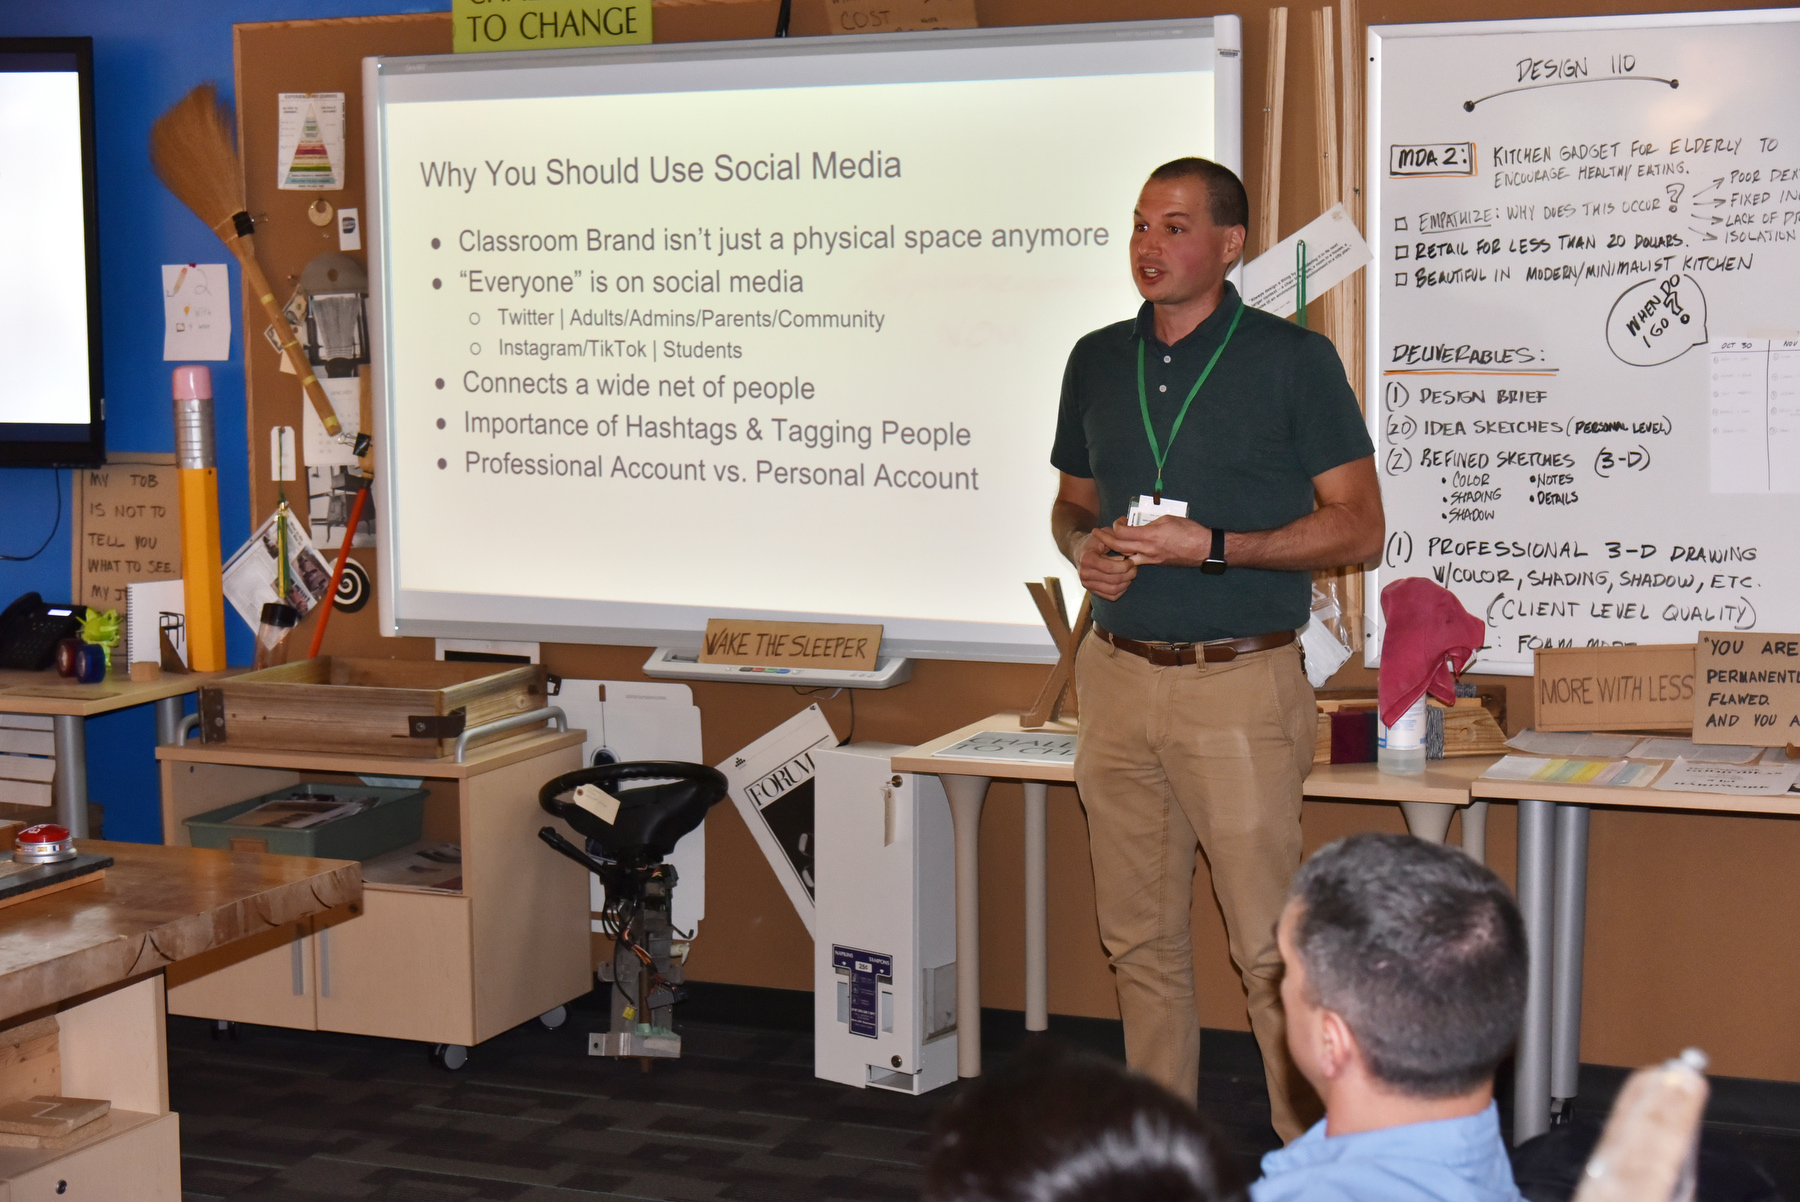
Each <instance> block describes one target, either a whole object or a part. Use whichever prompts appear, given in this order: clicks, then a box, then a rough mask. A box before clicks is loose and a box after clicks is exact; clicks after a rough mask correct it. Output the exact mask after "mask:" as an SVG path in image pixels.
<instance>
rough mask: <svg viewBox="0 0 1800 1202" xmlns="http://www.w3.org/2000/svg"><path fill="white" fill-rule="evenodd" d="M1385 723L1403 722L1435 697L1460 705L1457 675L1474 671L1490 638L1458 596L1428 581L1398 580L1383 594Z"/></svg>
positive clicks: (1418, 578) (1382, 693) (1381, 684)
mask: <svg viewBox="0 0 1800 1202" xmlns="http://www.w3.org/2000/svg"><path fill="white" fill-rule="evenodd" d="M1381 613H1382V617H1383V618H1384V620H1385V622H1384V626H1383V632H1382V636H1381V676H1380V678H1379V681H1378V689H1379V693H1380V698H1381V720H1382V721H1383V722H1385V723H1387V724H1388V725H1389V726H1392V725H1394V723H1396V722H1398V721H1399V720H1400V719H1401V718H1402V717H1403V716H1404V715H1405V713H1406V711H1407V710H1408V709H1410V708H1411V707H1412V704H1413V702H1415V701H1417V700H1418V699H1419V698H1421V697H1423V696H1424V695H1425V694H1426V693H1427V692H1429V693H1430V694H1431V695H1432V696H1433V697H1436V698H1437V699H1438V700H1439V701H1442V702H1443V703H1444V704H1445V705H1454V704H1455V703H1456V673H1458V672H1461V671H1462V670H1463V669H1464V668H1466V667H1468V666H1469V661H1470V660H1472V659H1474V658H1475V652H1477V651H1478V650H1480V649H1481V644H1482V641H1483V639H1482V636H1483V635H1484V634H1485V633H1486V630H1485V628H1484V627H1483V626H1482V624H1481V619H1480V618H1476V617H1473V616H1471V615H1470V613H1469V611H1468V610H1466V609H1464V608H1463V607H1462V602H1460V601H1458V600H1457V599H1456V594H1454V593H1452V592H1451V591H1450V590H1449V589H1447V588H1444V587H1443V586H1442V585H1439V584H1434V583H1432V582H1431V581H1429V580H1427V579H1425V577H1423V576H1408V577H1407V578H1406V579H1404V580H1396V581H1394V582H1393V583H1392V584H1390V585H1388V586H1387V587H1386V588H1384V589H1382V590H1381Z"/></svg>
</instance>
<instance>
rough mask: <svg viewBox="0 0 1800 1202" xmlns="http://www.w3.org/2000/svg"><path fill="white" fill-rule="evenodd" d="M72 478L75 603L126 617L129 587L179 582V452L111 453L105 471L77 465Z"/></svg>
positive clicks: (72, 575) (103, 468) (72, 565)
mask: <svg viewBox="0 0 1800 1202" xmlns="http://www.w3.org/2000/svg"><path fill="white" fill-rule="evenodd" d="M73 477H74V483H75V487H74V498H73V505H72V512H73V513H74V515H75V538H74V540H73V541H74V546H73V556H72V558H73V561H74V562H73V563H72V564H71V567H72V568H73V569H74V570H73V571H72V572H71V573H70V576H71V579H72V581H73V583H74V586H75V595H74V596H73V597H71V598H70V600H72V601H74V602H75V604H77V605H86V606H90V607H92V608H94V609H116V610H118V611H119V612H120V613H124V612H125V610H126V599H127V597H126V592H125V586H126V585H128V584H135V583H138V582H139V581H144V580H175V579H179V578H180V576H181V500H180V498H179V497H178V496H177V495H176V489H175V456H174V455H172V454H168V453H166V452H164V453H153V452H127V453H124V454H117V455H108V456H107V457H106V463H105V465H104V466H102V467H82V468H76V469H75V471H74V473H73Z"/></svg>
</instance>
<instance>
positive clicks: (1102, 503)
mask: <svg viewBox="0 0 1800 1202" xmlns="http://www.w3.org/2000/svg"><path fill="white" fill-rule="evenodd" d="M1248 208H1249V205H1248V202H1247V200H1246V198H1245V195H1244V185H1243V183H1242V182H1241V181H1239V179H1238V178H1237V176H1236V175H1234V174H1232V172H1231V171H1230V170H1228V169H1227V168H1224V167H1221V166H1219V165H1218V164H1217V163H1213V162H1210V161H1208V160H1206V159H1197V158H1188V159H1177V160H1175V161H1174V162H1172V163H1166V164H1164V165H1163V166H1161V167H1158V168H1157V169H1156V171H1155V172H1153V173H1152V174H1151V176H1150V179H1149V181H1148V182H1147V183H1146V184H1145V185H1144V188H1143V191H1142V193H1141V194H1140V195H1139V197H1138V205H1137V211H1136V214H1135V216H1134V218H1133V221H1134V225H1133V232H1132V236H1131V270H1132V278H1133V280H1134V281H1135V282H1136V284H1137V288H1138V291H1139V293H1141V294H1142V295H1143V297H1144V301H1145V303H1144V305H1143V307H1142V308H1141V309H1139V311H1138V315H1137V318H1136V319H1135V320H1133V321H1126V322H1120V323H1119V324H1117V325H1112V326H1107V327H1106V328H1104V329H1101V330H1096V331H1094V332H1093V333H1092V334H1089V335H1087V336H1086V337H1085V338H1083V339H1082V340H1081V341H1080V342H1078V343H1076V345H1075V349H1074V351H1073V352H1072V353H1071V354H1070V356H1069V365H1068V369H1067V371H1066V372H1065V373H1064V376H1063V392H1062V405H1061V410H1060V413H1059V415H1058V419H1057V429H1056V444H1055V447H1054V449H1053V450H1052V452H1051V456H1050V459H1051V462H1052V463H1053V464H1054V465H1055V466H1056V468H1057V469H1058V470H1059V471H1060V472H1061V473H1062V480H1061V485H1060V488H1059V489H1058V492H1057V498H1056V503H1055V505H1054V506H1053V507H1052V509H1051V514H1050V525H1051V530H1052V533H1053V534H1054V535H1055V537H1056V541H1057V545H1058V547H1060V548H1061V549H1062V552H1063V554H1064V555H1066V556H1068V558H1069V560H1070V562H1072V563H1073V564H1075V566H1076V567H1077V568H1078V569H1079V570H1080V573H1081V583H1082V585H1083V586H1084V587H1085V588H1087V589H1088V590H1089V591H1090V592H1091V593H1093V595H1094V632H1093V637H1091V638H1089V639H1087V640H1086V641H1085V642H1084V643H1083V644H1082V647H1081V649H1080V652H1079V654H1078V656H1077V659H1076V666H1075V672H1076V682H1077V687H1078V688H1079V691H1080V696H1081V740H1080V743H1079V745H1078V750H1077V752H1076V757H1075V783H1076V785H1077V786H1078V787H1079V788H1080V790H1081V799H1082V803H1083V805H1084V806H1085V807H1086V809H1087V814H1088V830H1089V837H1090V843H1091V850H1092V855H1093V863H1094V886H1095V892H1096V901H1097V904H1098V909H1099V918H1100V934H1101V938H1102V940H1103V941H1104V942H1105V944H1106V949H1107V953H1108V955H1109V957H1110V959H1111V961H1112V964H1113V967H1114V971H1115V973H1116V976H1117V987H1118V991H1119V1010H1120V1013H1121V1014H1122V1015H1123V1017H1124V1021H1125V1051H1126V1058H1127V1059H1128V1060H1129V1061H1130V1063H1131V1066H1132V1067H1133V1068H1136V1069H1138V1070H1140V1071H1142V1072H1144V1073H1145V1074H1147V1075H1148V1076H1150V1077H1152V1078H1154V1079H1155V1080H1157V1081H1160V1082H1161V1083H1162V1084H1164V1085H1165V1086H1167V1087H1168V1088H1169V1089H1171V1090H1172V1091H1174V1092H1175V1093H1176V1094H1177V1095H1179V1096H1181V1097H1185V1098H1189V1099H1192V1098H1193V1097H1194V1096H1195V1093H1196V1091H1197V1089H1198V1083H1199V1070H1200V1024H1199V1016H1198V1012H1197V1011H1196V1010H1195V1006H1194V966H1193V945H1192V941H1191V938H1190V934H1189V929H1188V915H1189V910H1190V908H1191V906H1192V901H1193V876H1194V864H1195V851H1196V844H1197V845H1198V847H1200V848H1203V849H1204V850H1205V852H1206V857H1207V861H1208V863H1209V864H1210V866H1211V868H1212V879H1213V889H1214V892H1215V893H1216V894H1217V896H1218V900H1219V908H1220V910H1221V911H1223V913H1224V916H1225V929H1226V933H1227V935H1228V937H1229V941H1230V947H1231V958H1232V961H1233V962H1234V963H1235V964H1236V965H1237V967H1238V971H1239V973H1240V974H1241V975H1242V977H1243V982H1244V988H1245V991H1246V993H1247V994H1248V1008H1249V1015H1250V1025H1251V1028H1252V1029H1253V1030H1254V1031H1255V1033H1256V1040H1257V1043H1258V1045H1259V1046H1260V1047H1261V1048H1262V1055H1263V1064H1264V1066H1265V1070H1266V1074H1267V1078H1268V1085H1269V1107H1270V1112H1271V1117H1272V1120H1273V1122H1274V1126H1275V1130H1276V1131H1277V1132H1278V1133H1279V1134H1280V1135H1281V1137H1282V1138H1283V1139H1284V1140H1291V1139H1293V1138H1294V1137H1295V1136H1297V1135H1299V1134H1300V1132H1301V1131H1302V1130H1304V1129H1305V1127H1306V1125H1307V1122H1306V1119H1305V1117H1304V1116H1302V1115H1301V1114H1300V1113H1298V1111H1297V1109H1296V1100H1295V1098H1294V1096H1293V1090H1294V1088H1295V1087H1293V1086H1291V1085H1290V1081H1291V1080H1292V1077H1293V1074H1292V1073H1291V1071H1290V1070H1291V1062H1290V1060H1289V1058H1288V1053H1287V1047H1286V1042H1285V1036H1284V1028H1283V1021H1282V1012H1281V1000H1280V982H1281V956H1280V953H1279V951H1278V950H1277V948H1276V943H1275V926H1276V922H1277V921H1278V919H1279V918H1280V916H1281V911H1282V907H1283V905H1284V904H1285V903H1286V901H1287V890H1288V882H1289V880H1290V879H1291V878H1292V877H1293V874H1294V871H1295V869H1296V868H1298V867H1299V864H1300V790H1301V782H1302V781H1303V780H1304V779H1305V777H1306V774H1307V772H1308V770H1309V769H1310V768H1311V766H1312V755H1313V730H1314V723H1315V717H1314V706H1313V696H1312V690H1311V689H1310V688H1309V687H1308V686H1307V682H1306V676H1305V673H1304V671H1303V670H1302V667H1301V662H1300V650H1299V647H1298V646H1297V645H1296V642H1295V631H1296V630H1297V629H1298V628H1299V627H1301V626H1304V625H1305V624H1306V622H1307V620H1308V617H1309V614H1310V612H1311V596H1312V593H1311V580H1310V577H1309V575H1308V573H1310V572H1312V571H1314V570H1316V569H1319V568H1329V567H1336V566H1338V565H1341V564H1351V563H1362V562H1365V561H1367V560H1370V559H1372V558H1374V557H1375V556H1376V555H1377V554H1378V553H1379V551H1380V548H1381V544H1382V540H1383V537H1384V534H1385V530H1384V525H1383V519H1382V512H1381V493H1380V489H1379V486H1378V485H1377V483H1376V479H1375V463H1374V447H1373V446H1372V444H1371V443H1370V441H1369V436H1368V432H1367V430H1366V429H1365V428H1364V426H1363V419H1362V415H1361V413H1360V412H1359V411H1358V409H1357V404H1356V397H1355V394H1354V393H1352V392H1351V390H1350V386H1349V383H1348V382H1347V381H1346V380H1345V378H1344V369H1343V365H1342V364H1341V363H1340V362H1339V361H1338V357H1337V352H1336V351H1335V350H1334V349H1333V348H1332V345H1331V343H1330V342H1329V341H1327V340H1326V339H1325V338H1323V337H1321V336H1320V335H1318V334H1312V333H1308V332H1307V331H1306V330H1303V329H1301V328H1300V327H1299V326H1297V325H1294V324H1292V323H1290V322H1287V321H1283V320H1282V319H1280V318H1278V317H1275V316H1274V315H1272V314H1269V313H1264V312H1262V311H1260V310H1257V309H1251V308H1248V307H1246V306H1245V305H1244V304H1243V302H1242V301H1241V300H1240V299H1239V297H1238V294H1237V290H1236V289H1235V288H1233V287H1232V286H1231V285H1230V284H1229V283H1227V282H1226V280H1225V273H1226V272H1227V271H1229V270H1230V269H1231V268H1232V266H1233V265H1234V264H1235V263H1236V262H1237V260H1238V258H1239V256H1240V255H1241V254H1242V252H1243V248H1244V236H1245V225H1246V222H1247V219H1248ZM1298 1088H1299V1089H1302V1090H1303V1089H1304V1085H1301V1086H1299V1087H1298ZM1301 1105H1305V1106H1307V1107H1308V1108H1309V1109H1310V1107H1311V1101H1310V1099H1308V1100H1307V1101H1305V1102H1303V1103H1301Z"/></svg>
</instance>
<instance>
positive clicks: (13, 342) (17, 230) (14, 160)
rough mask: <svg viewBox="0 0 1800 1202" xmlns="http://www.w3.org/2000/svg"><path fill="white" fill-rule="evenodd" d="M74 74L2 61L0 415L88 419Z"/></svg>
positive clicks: (56, 421)
mask: <svg viewBox="0 0 1800 1202" xmlns="http://www.w3.org/2000/svg"><path fill="white" fill-rule="evenodd" d="M79 85H80V76H78V75H77V74H76V73H75V72H74V71H5V70H0V161H4V162H5V163H6V169H7V178H8V184H9V186H8V187H6V188H4V189H0V228H4V229H7V230H9V231H11V232H12V234H13V236H11V237H9V238H7V240H6V250H5V252H4V255H3V256H0V261H4V263H5V265H6V273H7V277H8V279H9V280H11V282H12V283H11V286H10V287H8V288H7V289H6V290H5V291H4V292H0V359H3V360H4V361H5V363H6V365H7V366H6V382H5V384H4V385H0V423H4V424H8V425H32V426H37V425H75V426H84V427H85V426H86V425H87V424H88V411H89V410H88V407H89V396H88V310H87V233H86V227H85V225H84V224H83V223H84V220H85V214H86V210H85V208H84V205H83V198H82V177H81V93H80V86H79Z"/></svg>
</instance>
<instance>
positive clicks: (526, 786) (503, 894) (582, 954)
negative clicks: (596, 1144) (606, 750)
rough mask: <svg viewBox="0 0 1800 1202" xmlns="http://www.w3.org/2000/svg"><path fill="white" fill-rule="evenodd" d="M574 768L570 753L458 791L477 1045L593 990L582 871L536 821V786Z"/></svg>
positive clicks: (575, 758) (575, 754)
mask: <svg viewBox="0 0 1800 1202" xmlns="http://www.w3.org/2000/svg"><path fill="white" fill-rule="evenodd" d="M579 767H581V753H580V751H579V749H577V748H569V749H567V750H565V751H559V752H554V753H552V754H550V755H547V756H545V757H543V758H542V759H539V760H532V761H530V762H528V763H523V764H515V765H514V766H512V767H510V768H506V769H503V770H501V771H499V772H491V773H489V774H487V775H486V776H483V777H481V778H480V779H479V780H473V781H470V782H469V783H468V784H466V785H464V786H463V807H462V822H463V836H462V848H463V892H464V893H466V894H467V895H468V897H469V899H470V905H471V912H470V913H471V932H470V933H471V944H470V946H471V954H472V955H473V957H474V1000H475V1038H476V1039H487V1038H490V1037H491V1036H494V1035H498V1034H500V1033H501V1032H502V1031H505V1030H508V1029H509V1028H511V1027H514V1026H517V1025H518V1024H519V1023H522V1022H524V1021H526V1020H527V1019H531V1018H536V1017H537V1016H538V1015H540V1014H542V1013H544V1012H545V1011H546V1010H550V1009H553V1008H554V1007H556V1006H560V1005H562V1004H563V1003H564V1002H566V1001H568V1000H569V999H570V998H574V997H579V996H581V995H582V994H583V993H586V992H587V991H588V989H589V988H591V985H590V983H589V982H590V980H591V975H590V973H591V963H590V961H591V956H590V952H589V949H588V930H589V920H588V875H587V873H585V872H583V871H582V870H581V866H580V865H578V864H576V863H574V862H572V861H570V860H568V859H566V858H565V857H563V856H561V855H558V854H557V853H556V852H555V851H553V850H551V849H550V848H549V847H547V846H545V845H544V843H543V842H542V841H540V840H539V839H538V838H537V835H536V832H537V830H538V828H539V827H541V826H543V825H544V823H543V821H542V819H543V817H544V815H543V811H542V810H540V809H539V808H538V803H537V793H538V788H539V787H540V786H541V785H542V784H543V783H544V782H545V781H546V780H548V779H550V778H551V777H552V776H556V775H559V774H561V773H564V772H573V771H575V770H576V769H577V768H579Z"/></svg>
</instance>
